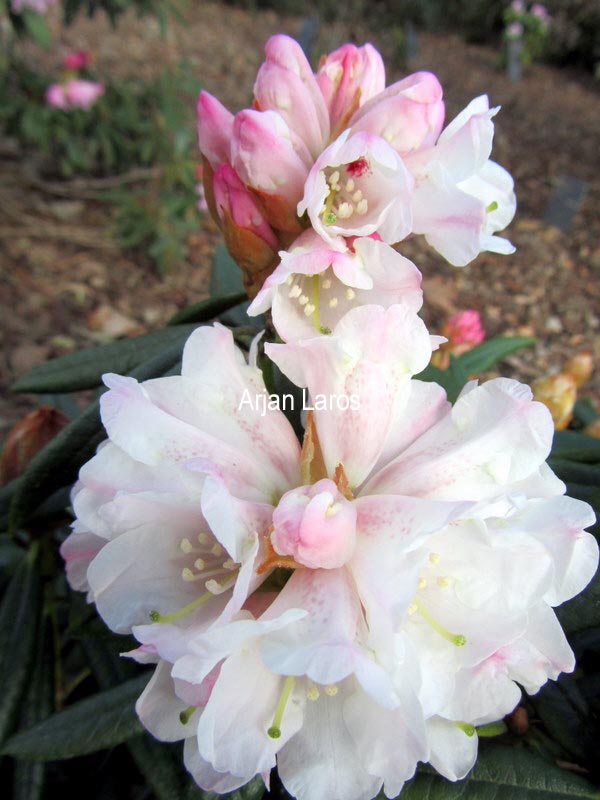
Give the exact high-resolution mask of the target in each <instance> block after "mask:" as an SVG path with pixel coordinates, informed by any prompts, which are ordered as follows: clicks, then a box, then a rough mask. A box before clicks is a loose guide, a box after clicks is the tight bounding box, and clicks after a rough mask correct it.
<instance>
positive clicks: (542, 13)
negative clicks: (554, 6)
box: [531, 3, 550, 23]
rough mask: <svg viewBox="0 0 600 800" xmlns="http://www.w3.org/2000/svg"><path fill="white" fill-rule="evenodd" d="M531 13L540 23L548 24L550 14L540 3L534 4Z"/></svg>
mask: <svg viewBox="0 0 600 800" xmlns="http://www.w3.org/2000/svg"><path fill="white" fill-rule="evenodd" d="M531 13H532V14H533V16H534V17H537V18H538V19H539V20H541V21H542V22H546V23H548V22H550V14H549V13H548V9H547V8H546V6H543V5H542V4H541V3H534V4H533V5H532V6H531Z"/></svg>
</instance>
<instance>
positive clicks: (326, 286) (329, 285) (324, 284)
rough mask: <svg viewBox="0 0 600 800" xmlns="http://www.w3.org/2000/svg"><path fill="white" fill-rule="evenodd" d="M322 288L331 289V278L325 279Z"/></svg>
mask: <svg viewBox="0 0 600 800" xmlns="http://www.w3.org/2000/svg"><path fill="white" fill-rule="evenodd" d="M321 286H322V287H323V289H331V280H330V279H329V278H325V280H324V281H323V282H322V284H321Z"/></svg>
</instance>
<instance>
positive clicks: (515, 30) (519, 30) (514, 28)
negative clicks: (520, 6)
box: [506, 22, 523, 39]
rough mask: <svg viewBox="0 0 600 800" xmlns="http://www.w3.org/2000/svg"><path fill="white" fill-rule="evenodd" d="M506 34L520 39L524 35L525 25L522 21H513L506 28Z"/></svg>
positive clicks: (511, 37)
mask: <svg viewBox="0 0 600 800" xmlns="http://www.w3.org/2000/svg"><path fill="white" fill-rule="evenodd" d="M506 35H507V36H508V37H509V39H520V38H521V36H523V26H522V25H521V23H520V22H511V23H510V25H509V26H508V27H507V28H506Z"/></svg>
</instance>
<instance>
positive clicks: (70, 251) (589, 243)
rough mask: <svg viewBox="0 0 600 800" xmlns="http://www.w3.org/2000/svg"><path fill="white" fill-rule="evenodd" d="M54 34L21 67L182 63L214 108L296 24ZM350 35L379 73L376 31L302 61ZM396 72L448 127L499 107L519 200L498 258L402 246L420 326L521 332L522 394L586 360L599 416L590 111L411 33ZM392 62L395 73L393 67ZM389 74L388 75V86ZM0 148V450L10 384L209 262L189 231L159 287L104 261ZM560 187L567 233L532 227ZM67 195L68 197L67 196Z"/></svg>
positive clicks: (77, 214) (200, 292)
mask: <svg viewBox="0 0 600 800" xmlns="http://www.w3.org/2000/svg"><path fill="white" fill-rule="evenodd" d="M54 22H55V32H54V33H55V38H54V41H55V42H56V43H57V46H56V48H55V49H54V50H53V51H52V53H50V54H42V55H41V54H40V53H39V51H36V50H34V49H33V48H32V49H31V51H30V57H31V58H32V59H38V60H40V59H41V60H42V63H43V66H45V68H47V69H48V70H49V72H51V71H52V70H54V69H56V67H57V66H58V64H59V61H60V58H61V56H62V54H64V53H65V52H67V51H68V50H70V49H90V50H92V51H93V52H94V54H95V59H96V63H95V65H96V67H97V69H98V72H99V74H100V75H101V76H102V77H103V78H104V79H105V80H110V79H111V77H113V76H119V77H123V76H126V75H142V76H144V77H147V78H148V77H151V76H152V75H153V74H156V71H157V70H158V69H160V67H161V65H163V64H165V63H176V62H178V61H179V60H180V59H182V58H186V59H188V61H189V63H190V68H191V69H193V70H194V72H195V73H196V75H197V76H198V77H199V79H200V80H201V81H202V83H203V85H204V86H205V88H206V89H208V90H209V91H211V92H212V93H214V94H216V95H217V96H218V97H219V98H220V99H221V100H222V101H223V102H224V103H225V104H226V105H227V106H228V107H229V108H231V109H232V110H237V109H239V108H241V107H243V106H246V105H248V104H249V102H250V100H251V92H252V83H253V79H254V75H255V73H256V70H257V68H258V66H259V64H260V62H261V60H262V52H263V51H262V48H263V45H264V42H265V40H266V39H267V38H268V36H269V35H270V34H272V33H275V32H277V31H283V32H286V33H290V34H292V35H297V34H298V33H299V31H300V29H301V26H302V20H301V19H298V18H290V17H282V16H280V15H279V14H277V13H275V12H249V11H244V10H241V9H238V8H233V7H231V6H227V5H219V4H217V3H208V2H202V3H200V2H192V3H190V4H189V8H188V10H187V11H186V12H185V20H184V23H185V24H178V23H177V22H174V23H172V24H171V25H170V27H169V30H168V34H167V36H166V38H161V36H160V33H159V30H158V26H157V24H156V23H155V22H154V21H153V20H152V19H142V20H138V19H136V18H135V17H133V16H126V17H125V18H124V19H123V20H122V21H121V22H120V24H119V26H118V28H117V29H116V30H112V29H111V28H110V26H109V25H108V23H107V21H106V20H105V19H103V18H102V17H96V18H95V19H93V20H87V19H81V20H79V21H78V22H77V23H76V24H75V25H73V26H72V27H71V28H69V29H67V30H62V29H60V26H59V25H58V22H57V20H54ZM349 35H353V36H354V38H355V39H356V41H367V40H370V41H372V42H373V43H374V44H375V45H376V46H379V47H380V48H381V49H382V51H383V52H384V55H385V56H386V59H387V60H388V63H393V61H394V56H395V54H394V53H393V52H392V51H391V49H390V47H389V46H388V44H387V43H386V41H382V40H381V37H380V36H378V34H377V33H376V32H372V31H369V30H366V29H362V28H360V26H357V25H354V26H353V30H351V31H350V30H349V29H348V28H347V27H346V26H344V25H343V24H335V25H329V26H322V28H321V31H320V34H319V41H318V43H317V46H316V47H315V53H320V52H326V51H328V50H331V49H333V48H335V47H336V46H338V45H339V44H341V43H342V42H343V41H344V40H346V39H347V38H348V36H349ZM418 43H419V48H418V55H417V56H416V58H414V59H413V60H412V61H411V63H410V70H408V71H414V70H417V69H429V70H432V71H433V72H435V73H436V74H437V75H438V77H439V78H440V80H441V82H442V84H443V86H444V89H445V94H446V101H447V114H448V119H451V118H452V117H453V116H454V115H455V114H456V113H457V112H458V111H459V110H460V109H461V108H463V107H464V106H465V105H466V104H467V103H468V101H469V100H470V99H471V98H473V97H475V96H476V95H479V94H482V93H487V94H488V95H489V96H490V100H491V103H492V104H494V105H502V110H501V112H500V113H499V115H498V116H497V117H496V137H495V145H494V153H493V157H494V158H495V160H497V161H499V162H500V163H501V164H503V165H504V166H505V167H506V168H507V169H509V171H510V172H511V173H512V174H513V176H514V177H515V182H516V191H517V197H518V202H519V207H518V210H517V216H516V219H515V221H514V222H513V224H512V225H511V226H510V228H509V230H508V232H507V234H506V235H507V236H509V238H510V239H511V240H512V241H513V242H514V244H515V245H516V246H517V248H518V249H517V253H516V254H515V255H512V256H508V257H506V256H496V255H492V254H483V255H482V256H480V257H479V259H478V260H477V261H475V262H474V263H473V264H472V265H470V266H468V267H466V268H464V269H460V270H459V269H454V268H452V267H450V266H448V265H447V264H445V262H443V261H442V260H441V259H440V258H439V257H437V256H436V254H435V253H434V252H433V251H431V250H430V249H428V248H427V246H426V245H424V244H423V243H422V242H419V241H417V240H416V239H415V240H411V241H409V242H407V243H406V246H404V247H403V248H402V252H403V253H404V254H405V255H408V256H409V257H411V258H412V259H413V260H414V261H415V262H416V264H417V265H418V266H419V268H420V269H421V271H422V272H423V274H424V277H425V300H426V301H425V311H424V315H425V317H426V319H427V322H428V323H429V324H430V325H431V326H432V328H434V329H439V327H440V326H441V324H442V322H443V320H444V319H445V318H446V317H447V316H448V315H449V314H451V313H453V312H455V311H457V310H460V309H463V308H477V309H479V310H480V312H481V315H482V319H483V323H484V326H485V328H486V330H487V331H488V334H489V335H496V334H505V335H506V334H517V333H519V334H527V335H533V336H535V337H536V338H537V344H536V346H535V347H534V348H532V349H530V350H527V351H523V352H522V353H520V354H518V355H516V356H514V357H512V358H511V359H509V361H508V362H505V363H504V364H503V365H502V373H503V374H505V375H510V376H513V377H518V378H520V379H523V380H525V381H531V380H533V379H534V378H536V377H540V376H542V375H545V374H547V373H549V372H552V371H554V370H556V369H558V368H559V367H560V366H561V365H562V363H563V362H564V361H565V360H566V359H567V358H568V357H569V356H571V355H572V354H574V353H575V352H577V351H579V350H581V349H583V348H587V347H590V348H592V349H593V352H594V355H595V360H596V364H597V365H598V366H597V369H596V372H595V375H594V377H593V378H592V380H591V381H590V383H589V384H588V386H587V387H586V390H585V392H584V394H588V395H590V396H592V398H593V399H594V401H595V402H596V404H597V406H598V407H599V408H600V282H599V281H598V274H599V272H600V240H599V238H598V231H599V230H600V222H599V219H598V216H597V209H598V208H599V207H600V203H599V201H600V170H599V169H598V166H599V164H598V153H599V152H600V148H599V129H600V126H599V124H598V123H599V121H600V97H599V96H598V92H597V85H596V86H594V84H593V82H592V81H591V79H590V78H589V76H586V75H585V74H583V73H578V72H571V71H568V70H564V69H563V70H558V69H555V68H552V67H548V66H541V65H534V66H532V67H531V68H530V69H529V70H528V71H527V73H526V75H525V77H524V79H523V80H522V81H520V82H519V83H511V82H510V81H509V80H508V79H507V78H506V77H505V75H504V74H503V73H502V71H501V70H500V69H499V67H498V52H497V51H495V50H494V49H492V48H487V47H480V46H473V45H467V44H465V43H464V42H463V41H462V40H461V39H460V38H458V37H457V36H443V37H442V36H437V35H432V34H426V33H422V34H419V39H418ZM396 60H397V59H396ZM406 71H407V68H406V67H404V69H403V70H400V69H397V68H396V69H391V70H389V74H388V83H390V82H392V81H393V80H396V79H398V78H399V77H401V74H402V73H403V72H406ZM9 144H10V143H2V147H1V148H0V202H2V205H3V215H2V220H1V222H0V344H1V346H2V355H1V356H0V394H1V397H0V440H1V439H2V438H3V436H4V434H5V433H6V430H7V429H8V428H9V427H10V425H11V424H12V423H13V422H14V421H15V420H16V419H17V418H18V417H19V416H20V415H22V414H23V413H24V412H25V411H27V410H29V409H30V408H32V407H34V406H35V405H36V404H37V402H38V401H37V400H36V398H32V397H16V396H12V395H10V393H8V391H7V390H8V387H9V385H10V383H11V382H12V381H13V380H14V379H15V378H16V377H18V376H19V375H21V374H23V373H24V372H25V371H26V370H28V369H30V368H31V367H32V366H34V365H35V364H38V363H41V362H42V361H44V360H46V359H49V358H52V357H54V356H58V355H61V354H63V353H65V352H69V351H72V350H75V349H78V348H81V347H85V346H89V345H91V344H94V343H97V342H99V341H107V340H109V339H110V338H111V337H114V336H119V335H131V334H135V333H140V332H144V331H147V330H152V329H155V328H159V327H161V326H162V325H163V324H164V323H165V322H166V321H167V319H168V318H169V317H170V316H171V315H172V314H173V313H174V312H175V311H176V310H177V309H178V308H181V307H183V306H185V305H187V304H189V303H192V302H195V301H197V300H199V299H201V298H202V297H203V296H205V295H206V292H207V286H208V275H209V270H210V262H211V252H212V250H213V248H214V246H215V244H216V243H217V242H218V241H219V239H220V235H219V232H218V230H217V229H216V227H215V226H214V224H213V223H212V222H211V221H210V220H209V219H208V218H207V217H205V218H204V219H202V220H201V221H200V222H199V225H198V230H197V231H195V232H194V233H193V234H192V235H191V236H190V237H189V240H188V242H187V257H186V259H185V262H184V263H182V264H181V265H180V266H179V267H178V268H177V269H175V270H173V271H172V272H171V274H169V275H167V276H166V277H161V276H159V275H158V274H157V273H156V272H155V271H154V270H153V268H152V267H151V266H150V265H149V264H147V263H145V262H144V260H143V259H140V258H139V257H138V256H136V255H135V254H131V253H124V252H122V251H121V250H120V249H119V246H118V244H117V243H116V242H115V240H114V238H113V235H112V226H113V220H112V217H111V211H110V207H109V206H108V205H103V204H100V203H98V202H95V201H94V200H90V199H88V198H87V197H86V192H85V191H83V192H82V191H81V187H80V186H79V185H78V184H76V183H75V184H71V185H65V186H64V187H62V189H63V191H61V190H60V187H59V190H57V191H54V190H52V187H47V186H46V187H44V188H43V189H40V187H39V186H37V185H32V181H31V179H30V174H29V172H28V170H27V161H28V159H27V158H26V157H24V156H21V155H19V154H18V153H15V152H14V151H13V150H12V149H11V148H10V147H9V146H8V145H9ZM561 175H570V176H573V177H576V178H579V179H581V180H584V181H586V182H587V183H588V184H589V190H588V192H587V195H586V197H585V200H584V202H583V204H582V205H581V207H580V209H579V211H578V212H577V214H576V215H575V217H574V219H573V221H572V225H571V227H570V230H569V231H568V232H567V233H562V232H561V231H560V230H558V229H557V228H553V227H550V226H548V225H546V224H545V223H544V222H543V217H544V212H545V209H546V208H547V206H548V203H549V202H550V199H551V197H552V195H553V192H554V190H555V187H556V185H557V181H558V179H559V177H560V176H561ZM78 186H79V188H78Z"/></svg>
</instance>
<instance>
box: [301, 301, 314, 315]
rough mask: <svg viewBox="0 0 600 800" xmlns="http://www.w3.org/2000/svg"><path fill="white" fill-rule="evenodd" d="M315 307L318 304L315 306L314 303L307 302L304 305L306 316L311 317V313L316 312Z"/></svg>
mask: <svg viewBox="0 0 600 800" xmlns="http://www.w3.org/2000/svg"><path fill="white" fill-rule="evenodd" d="M315 307H316V306H313V304H312V303H307V304H306V305H305V306H304V314H305V316H307V317H310V315H311V314H313V313H314V310H315Z"/></svg>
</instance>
